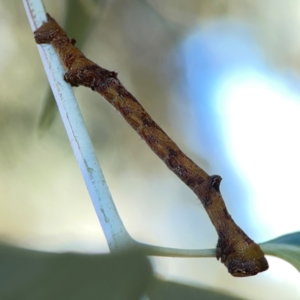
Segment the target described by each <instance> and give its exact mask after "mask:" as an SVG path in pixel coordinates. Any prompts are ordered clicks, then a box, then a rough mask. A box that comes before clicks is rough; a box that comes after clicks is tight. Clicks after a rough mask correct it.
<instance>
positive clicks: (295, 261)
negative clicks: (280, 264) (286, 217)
mask: <svg viewBox="0 0 300 300" xmlns="http://www.w3.org/2000/svg"><path fill="white" fill-rule="evenodd" d="M260 246H261V248H262V250H263V251H264V252H265V254H269V255H272V256H277V257H280V258H282V259H284V260H286V261H287V262H289V263H291V264H292V265H293V266H294V267H295V268H297V270H298V271H299V272H300V232H299V231H298V232H294V233H290V234H286V235H283V236H280V237H278V238H276V239H273V240H270V241H268V242H265V243H263V244H260Z"/></svg>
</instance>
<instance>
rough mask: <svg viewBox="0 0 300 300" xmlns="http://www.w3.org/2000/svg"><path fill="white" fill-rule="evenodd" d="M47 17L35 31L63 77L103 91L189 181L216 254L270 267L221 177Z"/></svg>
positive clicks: (241, 265)
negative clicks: (231, 205)
mask: <svg viewBox="0 0 300 300" xmlns="http://www.w3.org/2000/svg"><path fill="white" fill-rule="evenodd" d="M47 17H48V21H47V22H46V23H44V24H43V25H42V26H41V27H40V28H39V29H38V30H37V31H36V32H35V40H36V42H37V43H38V44H42V43H48V44H52V45H53V47H54V48H55V50H56V52H57V53H58V55H59V57H60V59H61V61H62V63H63V65H64V67H65V69H66V74H65V75H64V79H65V80H66V81H67V82H69V83H70V84H71V85H72V86H79V85H83V86H86V87H89V88H91V89H92V90H93V91H96V92H98V93H99V94H101V95H102V96H103V97H104V98H105V99H106V100H107V101H108V102H109V103H111V104H112V105H113V106H114V107H115V108H116V109H117V110H118V111H119V112H120V113H121V115H122V116H123V117H124V119H125V120H126V121H127V122H128V123H129V125H130V126H131V127H132V128H133V129H134V130H135V131H136V132H137V133H138V134H139V135H140V136H141V137H142V139H143V140H144V141H145V142H146V143H147V144H148V145H149V147H150V148H151V149H152V150H153V151H154V152H155V153H156V154H157V156H158V157H160V158H161V159H162V160H163V161H164V163H165V164H166V165H167V166H168V168H169V169H170V170H172V171H173V172H174V173H175V174H176V175H177V176H178V177H179V178H180V179H181V180H182V181H183V182H184V183H185V184H187V185H188V186H189V187H190V188H191V189H192V190H193V191H194V193H195V194H196V195H197V196H198V198H199V199H200V201H201V203H202V204H203V206H204V208H205V210H206V212H207V214H208V215H209V217H210V220H211V222H212V223H213V225H214V227H215V228H216V231H217V233H218V236H219V240H218V243H217V259H221V262H222V263H224V264H225V265H226V267H227V269H228V272H229V273H230V274H232V275H233V276H237V277H244V276H251V275H255V274H257V273H259V272H262V271H265V270H267V269H268V262H267V260H266V259H265V257H264V253H263V252H262V250H261V249H260V247H259V246H258V245H257V244H255V243H254V242H253V241H252V240H251V239H250V238H249V237H248V236H247V235H246V234H245V233H244V232H243V231H242V230H241V229H240V228H239V227H238V226H237V225H236V224H235V222H234V221H233V219H232V218H231V216H230V214H229V213H228V211H227V209H226V206H225V203H224V200H223V198H222V196H221V193H220V188H219V187H220V183H221V177H220V176H218V175H214V176H209V175H208V174H207V173H206V172H205V171H204V170H202V169H201V168H200V167H199V166H197V165H196V164H195V163H194V162H193V161H192V160H191V159H189V158H188V157H187V156H186V155H185V154H184V153H183V152H182V151H181V150H180V149H179V148H178V146H177V145H176V144H175V143H174V142H173V141H172V140H171V139H170V138H169V137H168V135H167V134H166V133H165V132H164V131H163V130H162V129H161V128H160V127H159V126H158V125H157V124H156V123H155V122H154V121H153V120H152V118H151V117H150V116H149V114H148V113H147V112H146V111H145V109H144V108H143V107H142V106H141V105H140V104H139V102H138V101H137V100H136V99H135V98H134V97H133V96H132V95H131V94H130V93H129V92H128V91H127V90H126V89H125V88H124V86H123V85H122V84H121V82H120V81H119V80H118V78H117V73H115V72H111V71H108V70H106V69H103V68H101V67H100V66H98V65H96V64H95V63H94V62H92V61H90V60H89V59H87V58H86V57H85V56H84V55H83V54H82V52H81V51H80V50H79V49H77V48H76V47H75V46H74V44H75V40H74V39H69V38H68V37H67V35H66V33H65V32H64V31H63V30H62V28H61V27H60V26H59V25H58V24H57V23H56V21H55V20H54V19H53V18H52V17H50V15H47Z"/></svg>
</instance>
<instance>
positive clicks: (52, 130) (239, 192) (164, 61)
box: [0, 0, 300, 299]
mask: <svg viewBox="0 0 300 300" xmlns="http://www.w3.org/2000/svg"><path fill="white" fill-rule="evenodd" d="M44 3H45V6H46V9H47V11H48V12H49V13H50V14H51V15H52V16H53V17H54V18H55V19H56V20H57V21H58V22H59V23H60V24H61V25H62V27H63V28H65V29H66V31H67V32H68V34H69V36H70V37H74V38H75V39H77V40H78V42H79V46H80V47H81V48H82V49H83V51H84V53H85V54H86V55H87V56H88V57H89V58H90V59H92V60H93V61H95V62H96V63H98V64H99V65H100V66H102V67H104V68H107V69H109V70H114V71H117V72H118V73H119V78H120V80H121V81H122V83H123V84H124V85H125V87H126V88H127V89H128V90H129V91H130V92H132V93H133V95H135V96H136V98H137V99H138V100H139V101H140V103H141V104H142V105H143V106H144V107H145V109H146V110H147V111H148V112H149V113H150V115H151V116H152V117H153V119H154V120H155V121H156V122H157V123H158V124H159V125H160V126H161V127H162V128H163V129H164V131H166V132H167V133H168V134H169V135H170V136H171V137H172V138H173V139H174V140H175V142H176V143H177V144H178V145H179V146H180V147H181V149H182V150H183V151H184V152H185V153H186V154H187V155H188V156H189V157H191V158H192V159H193V160H194V161H195V162H196V163H198V164H199V165H200V166H201V167H202V168H203V169H205V170H206V171H207V172H208V173H210V174H219V175H221V176H222V178H223V181H222V185H221V190H222V193H223V196H224V199H225V201H226V204H227V206H228V209H229V211H230V213H231V214H232V216H233V218H234V219H235V220H236V222H237V223H238V224H239V225H240V226H241V227H242V228H243V229H244V230H245V231H246V232H247V234H249V235H250V237H251V238H253V239H254V240H255V241H257V242H263V241H266V240H269V239H272V238H275V237H277V236H279V235H282V234H285V233H290V232H293V231H299V230H300V223H299V203H300V202H299V198H300V195H299V191H298V182H299V180H298V178H299V174H298V170H299V169H300V159H299V153H300V142H299V138H298V131H299V128H300V117H299V116H300V88H299V87H300V76H299V75H300V38H299V34H298V32H299V28H300V3H299V2H296V1H293V0H285V1H283V0H280V1H270V0H265V1H263V2H262V1H257V0H254V1H248V0H240V1H237V0H227V1H222V0H203V1H197V0H185V1H179V0H172V1H171V0H164V1H159V0H98V1H96V0H94V1H93V0H89V1H80V0H76V1H75V0H73V1H71V0H69V1H58V0H55V1H54V0H51V1H50V0H47V1H46V0H44ZM0 16H1V17H0V25H1V26H0V37H1V38H0V49H1V56H0V76H1V79H0V95H1V101H0V107H1V108H0V124H1V126H0V132H1V139H0V143H1V151H0V179H1V180H0V191H1V198H0V240H1V241H3V242H7V243H11V244H14V245H18V246H22V247H26V248H31V249H39V250H47V251H59V252H62V251H79V252H85V253H86V252H88V253H104V252H108V247H107V244H106V241H105V238H104V235H103V233H102V230H101V227H100V225H99V222H98V219H97V217H96V214H95V212H94V210H93V206H92V203H91V201H90V199H89V195H88V193H87V190H86V188H85V184H84V181H83V180H82V177H81V174H80V171H79V168H78V167H77V164H76V160H75V158H74V156H73V153H72V150H71V147H70V144H69V141H68V139H67V135H66V133H65V130H64V128H63V125H62V122H61V120H60V117H59V115H58V114H56V110H55V106H53V103H52V102H51V97H49V86H48V82H47V78H46V75H45V73H44V70H43V68H42V63H41V61H40V57H39V55H38V51H37V48H36V45H35V42H34V39H33V34H32V32H31V30H30V26H29V23H28V19H27V17H26V14H25V10H24V7H23V4H22V2H21V1H3V0H2V1H0ZM75 94H76V96H77V99H78V102H79V105H80V108H81V110H82V113H83V116H84V119H85V122H86V125H87V127H88V131H89V133H90V136H91V138H92V141H93V144H94V146H95V148H96V151H97V155H98V158H99V161H100V164H101V165H102V168H103V172H104V174H105V177H106V179H107V183H108V186H109V188H110V191H111V193H112V196H113V198H114V201H115V203H116V206H117V208H118V211H119V214H120V215H121V217H122V220H123V222H124V223H125V226H126V228H127V229H128V231H129V233H130V234H131V235H132V236H133V237H134V238H135V239H137V240H139V241H143V242H147V243H151V244H155V245H161V246H168V247H178V248H188V249H190V248H213V247H215V245H216V242H217V235H216V233H215V230H214V228H213V226H212V225H211V223H210V221H209V219H208V217H207V215H206V213H205V210H204V209H203V207H202V206H201V204H200V202H199V200H197V198H196V196H195V195H194V194H193V193H192V192H191V191H190V190H189V189H188V188H187V187H186V186H185V185H184V184H183V183H181V182H180V180H179V179H178V178H177V177H176V176H175V175H174V174H172V173H171V172H170V171H169V170H168V169H167V168H166V167H165V166H164V165H163V163H162V162H161V161H160V160H159V159H158V158H157V157H156V156H155V155H154V154H153V153H152V152H151V151H150V150H149V149H148V147H147V146H146V145H145V143H144V142H143V141H142V140H141V139H140V138H139V136H138V135H137V134H136V133H135V132H134V131H133V130H132V129H131V128H130V127H129V126H128V125H127V124H125V121H124V120H123V119H122V117H121V116H120V115H119V114H118V113H117V112H116V111H115V109H114V108H112V107H111V106H110V105H109V104H108V103H106V101H105V100H104V99H102V98H101V97H99V96H98V95H97V94H96V93H93V92H92V91H90V90H88V89H85V88H76V89H75ZM268 260H269V264H270V270H269V271H267V272H264V273H262V274H260V275H258V276H255V277H253V278H243V279H236V278H233V277H231V276H229V275H228V273H227V270H226V268H225V267H224V266H223V265H221V264H220V263H219V262H217V261H216V259H182V258H159V259H158V258H156V259H152V261H153V265H154V267H155V270H156V272H157V273H158V274H160V275H161V276H163V277H165V278H167V279H174V280H178V281H181V282H187V283H190V284H194V285H198V286H199V285H205V286H209V287H212V288H218V289H221V290H223V291H228V292H231V293H233V294H234V295H236V296H240V297H243V298H244V299H283V298H284V299H298V298H299V297H300V285H299V280H300V275H299V273H298V272H297V271H296V269H294V268H293V267H292V266H291V265H289V264H288V263H286V262H284V261H282V260H280V259H276V258H273V257H268Z"/></svg>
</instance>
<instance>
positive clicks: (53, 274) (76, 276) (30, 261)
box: [0, 245, 152, 300]
mask: <svg viewBox="0 0 300 300" xmlns="http://www.w3.org/2000/svg"><path fill="white" fill-rule="evenodd" d="M151 278H152V270H151V266H150V263H149V261H148V259H147V258H146V257H145V256H142V255H138V254H137V253H123V254H118V255H109V254H106V255H84V254H75V253H64V254H58V253H46V252H40V251H32V250H26V249H21V248H15V247H12V246H4V245H0V299H1V300H8V299H9V300H15V299H16V300H19V299H22V300H48V299H49V300H50V299H51V300H52V299H55V300H60V299H61V300H69V299H70V300H71V299H72V300H83V299H89V300H93V299H107V300H111V299H112V300H117V299H118V300H119V299H128V300H134V299H140V298H141V296H142V295H143V294H144V291H145V289H146V286H147V285H148V283H149V280H150V279H151Z"/></svg>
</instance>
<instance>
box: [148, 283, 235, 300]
mask: <svg viewBox="0 0 300 300" xmlns="http://www.w3.org/2000/svg"><path fill="white" fill-rule="evenodd" d="M147 294H148V296H149V298H150V299H151V300H182V299H188V300H198V299H205V300H237V299H241V298H240V297H239V298H235V297H233V296H230V295H226V294H222V293H220V292H217V291H213V290H209V289H204V288H199V287H193V286H189V285H185V284H181V283H177V282H171V281H165V280H162V279H155V280H154V281H153V284H152V285H151V287H150V288H149V290H148V292H147Z"/></svg>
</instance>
